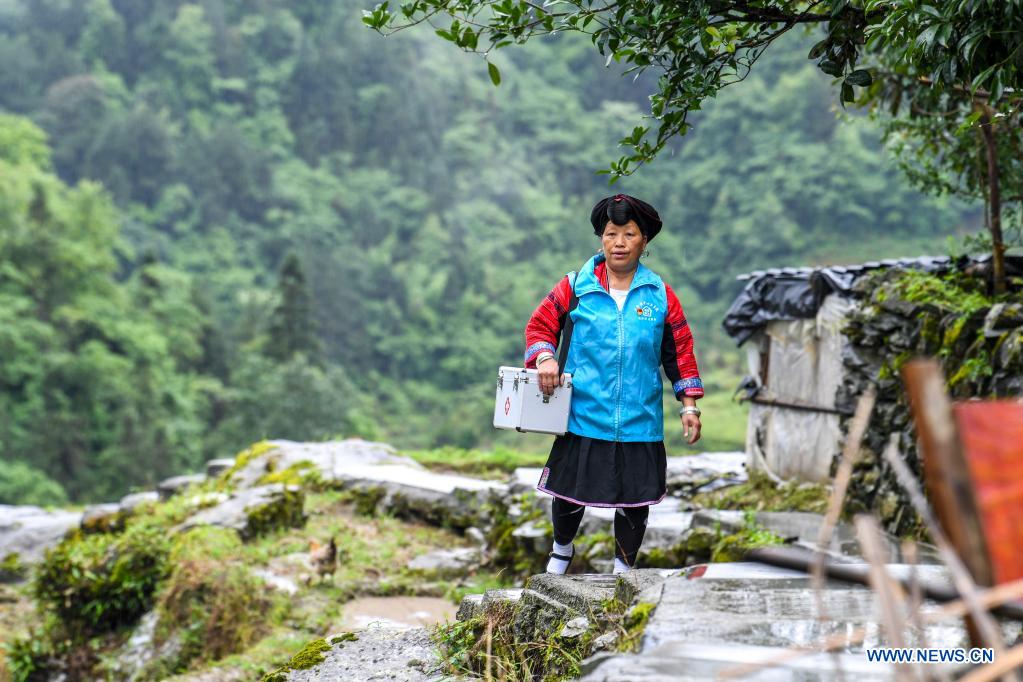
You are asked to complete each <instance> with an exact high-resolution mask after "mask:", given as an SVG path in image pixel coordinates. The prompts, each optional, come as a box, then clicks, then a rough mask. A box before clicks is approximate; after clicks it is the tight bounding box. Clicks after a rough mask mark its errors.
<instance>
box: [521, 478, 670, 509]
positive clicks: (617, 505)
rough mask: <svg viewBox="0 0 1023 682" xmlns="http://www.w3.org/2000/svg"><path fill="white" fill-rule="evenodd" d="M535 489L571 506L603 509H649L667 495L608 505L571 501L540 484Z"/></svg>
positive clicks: (604, 503)
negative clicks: (641, 500) (579, 505)
mask: <svg viewBox="0 0 1023 682" xmlns="http://www.w3.org/2000/svg"><path fill="white" fill-rule="evenodd" d="M536 489H537V490H539V491H540V492H542V493H547V494H548V495H550V496H551V497H557V498H558V499H560V500H565V501H567V502H571V503H572V504H581V505H583V506H584V507H605V508H612V507H649V506H650V505H652V504H657V503H659V502H660V501H661V500H663V499H664V496H665V495H667V494H668V491H664V493H663V494H662V495H661V496H660V497H658V498H657V499H656V500H650V501H649V502H631V503H623V504H608V503H607V502H582V501H581V500H576V499H573V498H571V497H567V496H565V495H559V494H557V493H556V492H552V491H550V490H547V488H544V487H543V486H542V485H541V484H538V485H537V486H536Z"/></svg>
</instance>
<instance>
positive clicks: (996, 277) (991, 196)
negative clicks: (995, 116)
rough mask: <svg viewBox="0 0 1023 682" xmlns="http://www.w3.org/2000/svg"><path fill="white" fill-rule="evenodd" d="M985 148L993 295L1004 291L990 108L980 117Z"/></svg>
mask: <svg viewBox="0 0 1023 682" xmlns="http://www.w3.org/2000/svg"><path fill="white" fill-rule="evenodd" d="M980 123H981V125H980V131H981V134H982V135H983V136H984V146H985V147H986V149H987V182H988V230H990V232H991V251H992V253H991V271H992V272H991V275H992V284H993V286H994V293H995V295H998V294H1003V293H1005V242H1004V241H1003V239H1002V197H1001V193H1000V191H999V187H998V145H997V144H996V141H995V131H994V126H993V123H992V120H991V111H990V109H987V108H985V110H984V113H983V115H982V116H981V117H980Z"/></svg>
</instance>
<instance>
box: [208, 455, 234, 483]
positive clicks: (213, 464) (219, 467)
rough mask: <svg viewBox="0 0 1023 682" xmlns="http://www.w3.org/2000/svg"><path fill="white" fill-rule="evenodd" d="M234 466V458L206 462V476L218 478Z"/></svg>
mask: <svg viewBox="0 0 1023 682" xmlns="http://www.w3.org/2000/svg"><path fill="white" fill-rule="evenodd" d="M233 466H234V457H221V458H219V459H211V460H210V461H208V462H206V476H207V477H208V478H217V477H219V476H220V474H222V473H224V472H225V471H227V470H228V469H230V468H231V467H233Z"/></svg>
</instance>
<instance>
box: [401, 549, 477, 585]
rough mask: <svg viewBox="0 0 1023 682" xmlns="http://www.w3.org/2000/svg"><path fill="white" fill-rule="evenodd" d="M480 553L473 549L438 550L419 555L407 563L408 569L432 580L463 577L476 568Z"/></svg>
mask: <svg viewBox="0 0 1023 682" xmlns="http://www.w3.org/2000/svg"><path fill="white" fill-rule="evenodd" d="M479 562H480V552H479V550H478V549H475V548H473V547H457V548H455V549H438V550H435V551H433V552H427V553H426V554H420V555H419V556H417V557H416V558H414V559H413V560H412V561H410V562H409V563H408V569H409V570H410V571H413V572H415V573H421V574H424V575H426V576H429V577H434V578H447V577H457V576H463V575H465V574H466V573H468V572H469V571H471V570H472V569H474V568H476V566H478V565H479Z"/></svg>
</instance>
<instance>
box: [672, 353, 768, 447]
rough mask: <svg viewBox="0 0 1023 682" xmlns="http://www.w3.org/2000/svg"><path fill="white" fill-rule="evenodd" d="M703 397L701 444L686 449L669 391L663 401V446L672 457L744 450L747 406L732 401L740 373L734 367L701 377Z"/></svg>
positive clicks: (699, 402)
mask: <svg viewBox="0 0 1023 682" xmlns="http://www.w3.org/2000/svg"><path fill="white" fill-rule="evenodd" d="M701 378H702V379H703V386H704V391H705V393H704V396H703V397H702V398H700V399H699V400H698V401H697V403H696V404H697V406H698V407H699V408H700V410H701V411H702V412H703V414H702V415H700V423H701V424H702V425H703V428H702V430H701V435H700V440H699V441H697V442H696V443H695V444H694V445H689V444H688V443H686V442H685V439H684V438H683V437H682V420H681V419H679V417H678V411H679V408H680V407H681V406H682V404H681V403H680V402H678V401H677V400H675V396H674V394H672V393H671V391H670V390H666V392H665V400H664V445H665V447H667V448H668V453H669V454H672V455H684V454H694V453H697V452H725V451H737V450H743V449H744V448H745V447H746V423H747V421H748V417H749V405H748V404H745V403H739V402H737V401H735V400H732V395H733V394H734V393H735V387H736V386H738V385H739V382H740V381H741V380H742V372H741V371H740V370H739V369H738V368H735V367H714V368H711V369H707V370H706V371H705V373H704V374H703V375H702V376H701Z"/></svg>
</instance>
